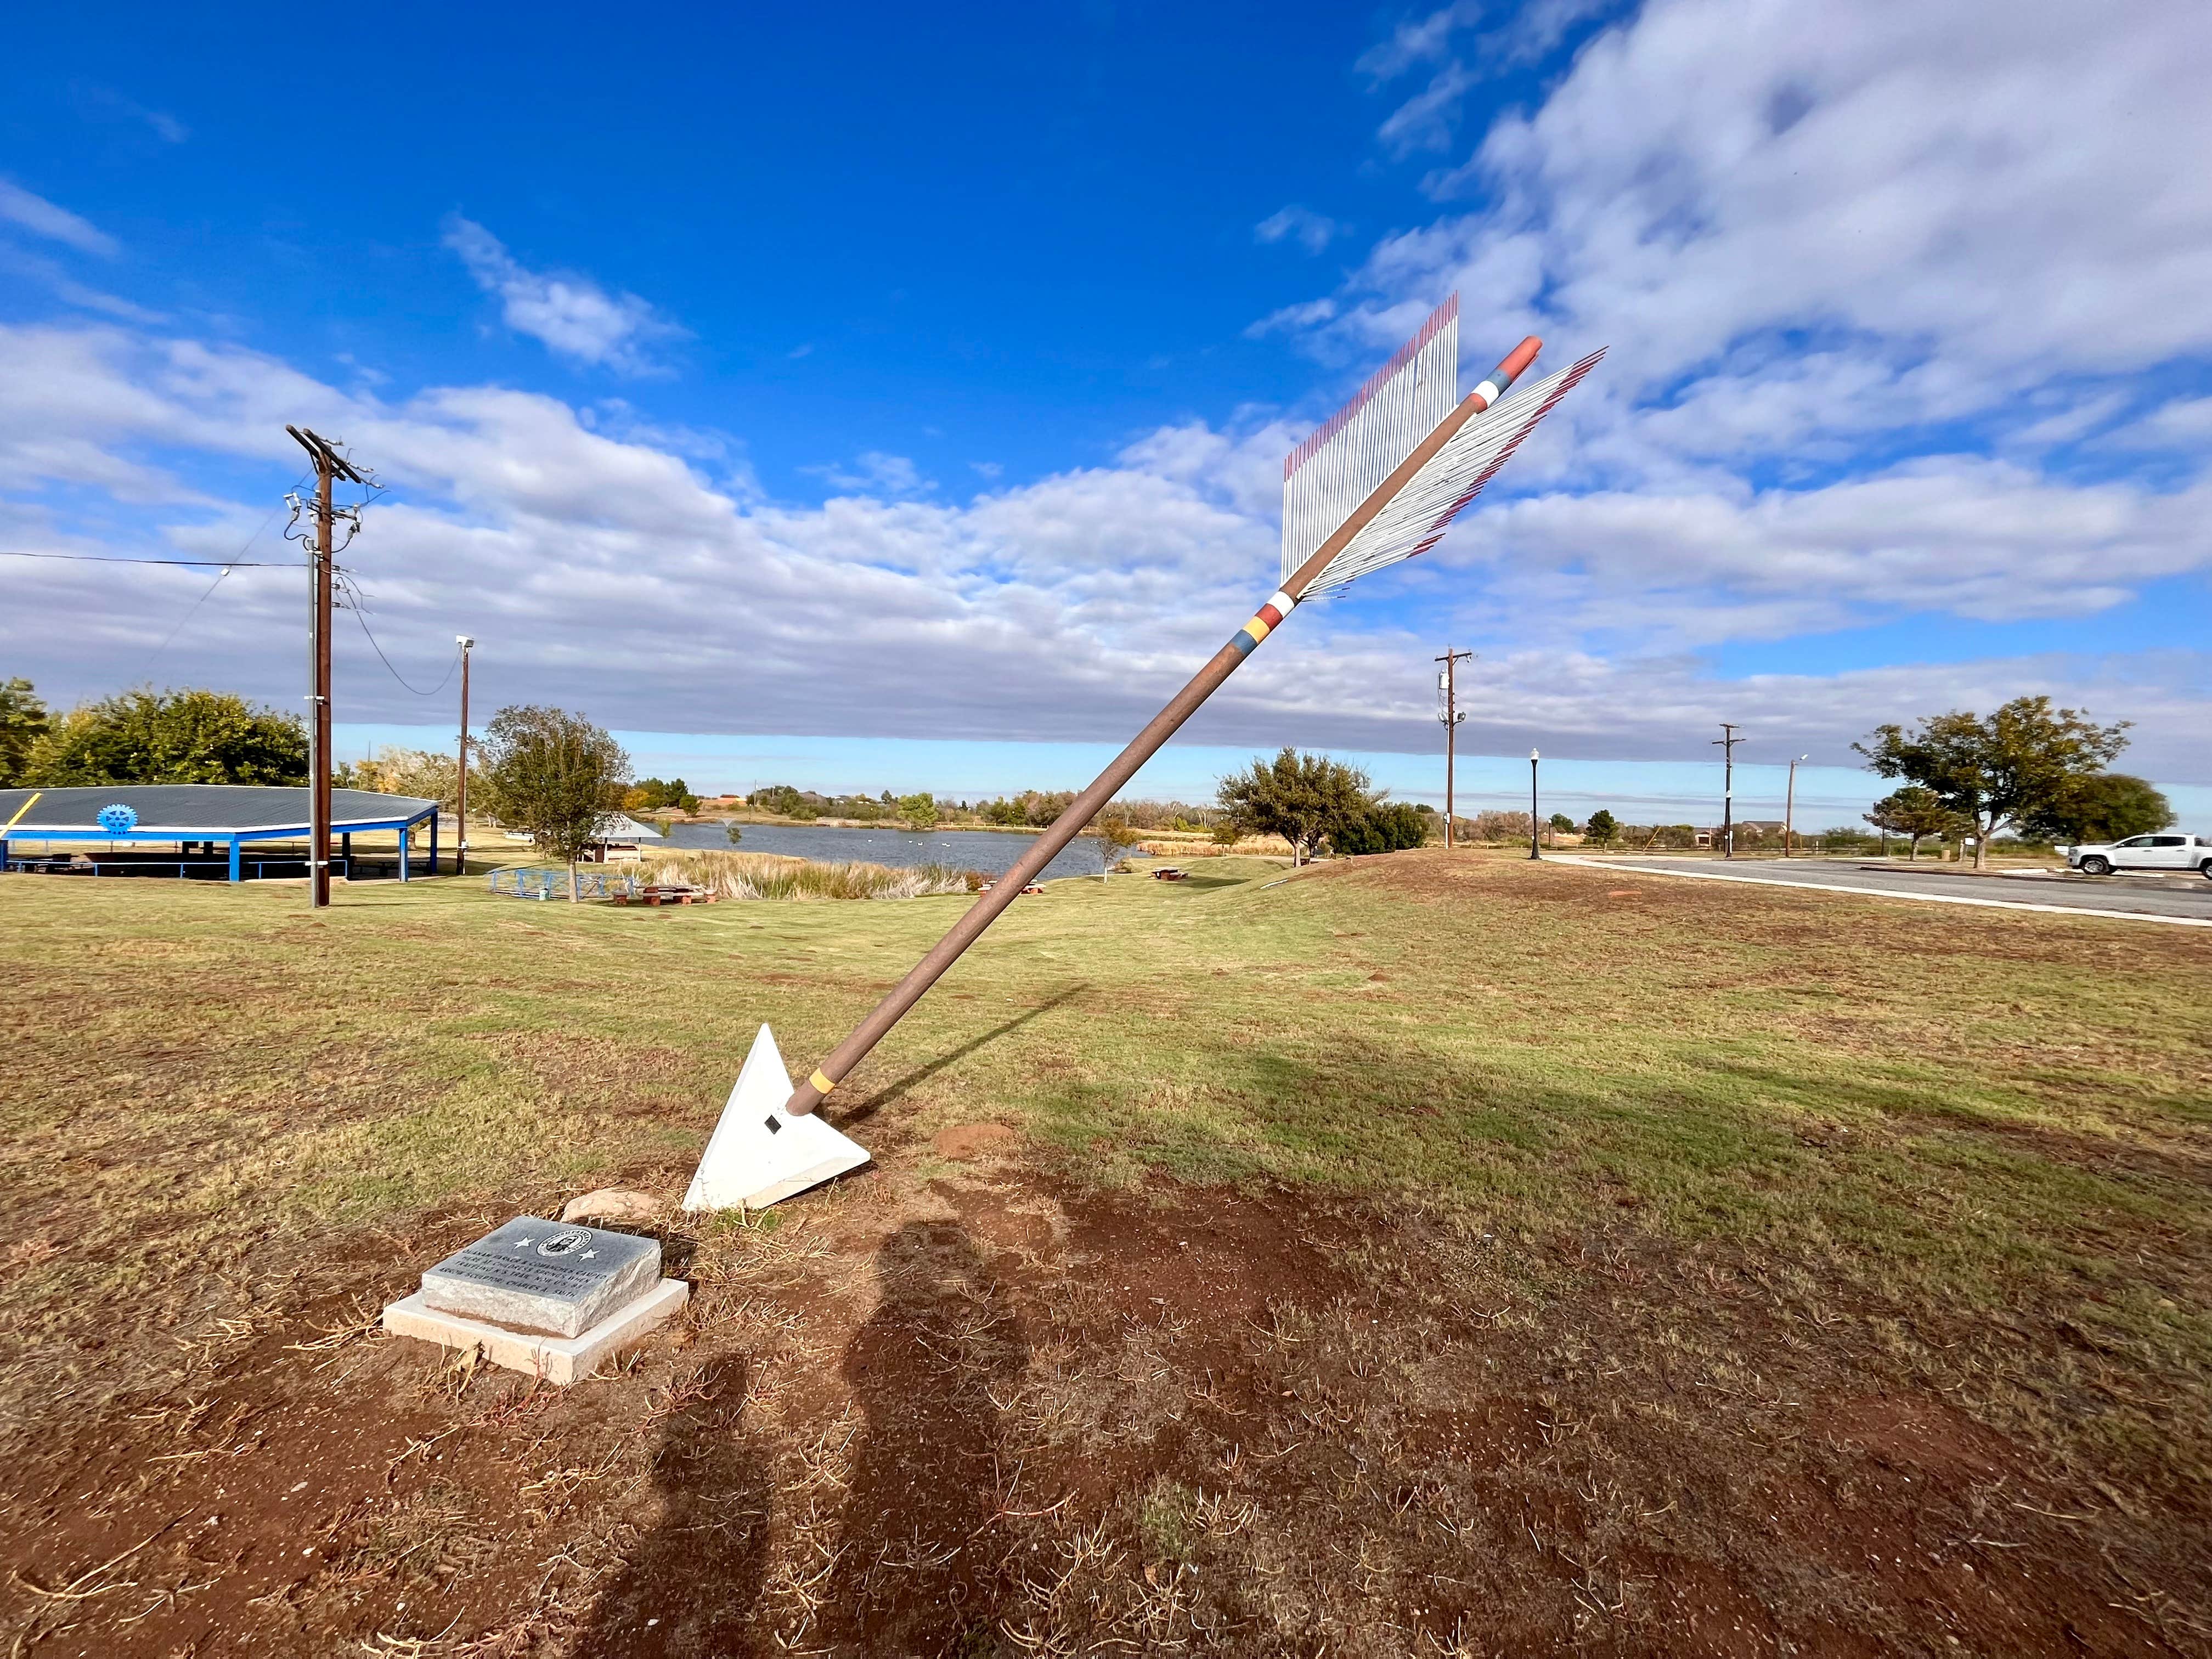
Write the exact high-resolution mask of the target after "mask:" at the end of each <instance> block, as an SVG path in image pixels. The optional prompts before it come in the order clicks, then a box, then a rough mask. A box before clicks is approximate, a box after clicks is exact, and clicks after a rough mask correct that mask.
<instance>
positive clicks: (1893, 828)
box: [1866, 783, 1959, 862]
mask: <svg viewBox="0 0 2212 1659" xmlns="http://www.w3.org/2000/svg"><path fill="white" fill-rule="evenodd" d="M1866 821H1867V822H1868V823H1870V824H1872V825H1874V827H1875V829H1879V830H1881V832H1882V833H1883V834H1885V835H1890V836H1904V837H1905V840H1906V842H1907V843H1908V846H1907V849H1906V852H1905V859H1906V860H1907V862H1915V861H1917V860H1918V859H1919V857H1920V843H1921V842H1923V840H1925V839H1926V838H1927V837H1928V836H1940V835H1942V834H1943V833H1944V831H1946V830H1947V829H1955V828H1957V827H1958V821H1959V815H1958V814H1957V813H1956V812H1954V811H1952V810H1951V809H1950V808H1949V807H1948V806H1946V805H1943V802H1942V799H1941V798H1940V797H1939V796H1938V795H1937V794H1936V792H1935V791H1934V790H1933V789H1928V788H1924V787H1922V786H1921V785H1919V784H1917V783H1909V784H1907V785H1905V787H1904V788H1902V789H1899V790H1896V791H1894V792H1893V793H1890V794H1887V795H1884V796H1883V797H1882V798H1881V799H1880V800H1878V801H1876V802H1875V804H1874V810H1873V811H1870V812H1869V813H1868V814H1867V815H1866Z"/></svg>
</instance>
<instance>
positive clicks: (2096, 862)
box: [2081, 858, 2112, 876]
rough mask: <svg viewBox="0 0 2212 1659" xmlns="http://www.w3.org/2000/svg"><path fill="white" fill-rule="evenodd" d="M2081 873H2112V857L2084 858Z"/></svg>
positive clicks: (2106, 874)
mask: <svg viewBox="0 0 2212 1659" xmlns="http://www.w3.org/2000/svg"><path fill="white" fill-rule="evenodd" d="M2081 873H2082V874H2083V875H2085V876H2109V875H2111V874H2112V860H2110V859H2097V858H2089V859H2083V860H2081Z"/></svg>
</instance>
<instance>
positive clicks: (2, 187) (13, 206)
mask: <svg viewBox="0 0 2212 1659" xmlns="http://www.w3.org/2000/svg"><path fill="white" fill-rule="evenodd" d="M0 221H4V222H7V223H9V224H12V225H15V226H17V227H19V228H21V229H24V230H27V231H29V232H30V233H31V234H33V236H43V237H45V238H46V239H47V240H49V241H55V242H60V243H63V244H64V245H66V246H70V247H73V248H75V249H76V251H77V252H80V253H97V254H99V255H100V256H101V257H102V258H112V257H113V255H114V254H115V252H116V251H117V249H116V242H115V239H114V238H113V237H112V236H110V235H109V234H107V233H106V231H104V230H101V229H100V228H99V227H98V226H96V225H94V224H93V223H92V222H91V221H89V220H88V219H83V218H81V217H79V216H77V215H76V214H74V213H71V212H70V210H68V209H67V208H64V207H56V206H55V205H54V204H52V202H49V201H48V200H46V197H43V196H33V194H31V192H30V191H27V190H25V189H24V188H23V187H22V186H21V185H16V184H10V183H9V181H8V180H7V179H0Z"/></svg>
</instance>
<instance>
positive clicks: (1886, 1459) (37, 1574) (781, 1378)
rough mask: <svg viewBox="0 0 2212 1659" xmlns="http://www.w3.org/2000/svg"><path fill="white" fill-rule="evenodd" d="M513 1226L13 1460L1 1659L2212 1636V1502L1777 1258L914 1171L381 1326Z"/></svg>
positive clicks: (350, 1297)
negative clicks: (447, 1269) (527, 1335)
mask: <svg viewBox="0 0 2212 1659" xmlns="http://www.w3.org/2000/svg"><path fill="white" fill-rule="evenodd" d="M969 1127H978V1126H969ZM482 1219H483V1218H481V1217H478V1216H475V1215H468V1216H461V1215H455V1216H452V1217H449V1218H445V1219H442V1220H441V1219H437V1218H426V1219H425V1220H424V1221H422V1223H420V1224H418V1225H416V1227H414V1228H412V1229H409V1230H405V1231H404V1232H403V1233H400V1234H398V1235H387V1236H385V1237H378V1238H362V1239H356V1240H352V1241H349V1242H348V1243H347V1247H346V1248H345V1249H340V1250H334V1251H333V1252H331V1255H330V1256H329V1258H328V1259H327V1260H325V1261H322V1262H319V1264H317V1267H316V1270H315V1271H314V1272H313V1273H308V1274H306V1275H304V1276H303V1277H302V1279H301V1283H302V1284H303V1285H307V1286H308V1287H309V1289H308V1291H307V1293H306V1294H305V1295H304V1296H303V1297H302V1298H301V1300H299V1301H298V1302H297V1303H296V1304H291V1305H287V1306H283V1307H281V1308H276V1309H272V1310H270V1312H269V1314H268V1316H267V1318H266V1320H265V1322H264V1323H263V1325H262V1326H261V1327H260V1328H258V1329H257V1330H256V1331H254V1332H253V1333H252V1334H250V1335H248V1336H246V1338H245V1339H244V1340H240V1341H238V1342H236V1343H234V1344H233V1345H231V1346H228V1347H224V1346H216V1347H214V1348H212V1349H210V1351H209V1352H208V1353H207V1355H206V1357H205V1360H204V1363H203V1364H197V1365H188V1366H186V1367H185V1368H184V1369H183V1370H181V1371H180V1373H179V1376H177V1377H176V1379H175V1380H174V1381H173V1382H172V1383H167V1384H157V1385H154V1386H149V1387H148V1388H146V1389H143V1390H142V1391H140V1392H139V1393H138V1394H137V1395H136V1396H134V1397H132V1398H129V1399H125V1400H120V1401H117V1402H115V1403H114V1405H113V1406H112V1407H111V1408H110V1409H108V1410H107V1412H106V1413H105V1414H104V1415H103V1416H102V1417H101V1419H100V1420H99V1421H98V1422H96V1423H94V1422H88V1423H86V1424H84V1425H82V1432H80V1433H77V1434H76V1435H73V1436H70V1437H67V1438H66V1439H49V1440H46V1441H45V1442H43V1443H39V1444H36V1445H31V1446H19V1447H18V1448H17V1449H16V1451H15V1455H14V1457H13V1459H12V1462H11V1476H12V1479H11V1481H10V1483H9V1485H10V1489H11V1490H10V1495H9V1498H7V1499H6V1500H5V1513H6V1515H7V1518H8V1521H9V1525H10V1527H11V1531H12V1534H13V1536H14V1537H15V1539H16V1540H17V1541H18V1545H17V1548H16V1550H15V1566H16V1571H15V1576H14V1577H12V1578H11V1580H10V1581H9V1583H7V1584H6V1585H5V1586H4V1588H0V1611H3V1613H4V1617H5V1619H6V1620H7V1621H8V1623H7V1629H8V1630H9V1632H10V1634H11V1635H12V1636H13V1638H14V1639H15V1643H16V1649H15V1650H16V1651H18V1652H21V1653H27V1654H39V1653H57V1654H59V1653H71V1654H75V1653H83V1652H98V1653H100V1654H112V1655H118V1656H129V1655H141V1654H143V1655H148V1656H155V1655H164V1656H166V1655H169V1654H173V1653H177V1652H182V1651H189V1652H191V1653H192V1654H194V1655H195V1656H212V1655H217V1654H228V1653H240V1652H284V1653H299V1654H325V1653H327V1654H337V1653H357V1652H361V1651H362V1650H364V1649H365V1648H366V1649H367V1650H370V1651H377V1652H418V1651H419V1652H422V1653H425V1654H432V1653H452V1654H462V1653H473V1654H507V1655H526V1654H544V1655H557V1654H572V1655H577V1656H599V1655H621V1656H647V1655H668V1656H675V1655H700V1656H707V1655H725V1654H748V1653H763V1654H769V1653H780V1652H782V1651H787V1650H789V1651H813V1652H823V1653H834V1654H854V1655H858V1654H882V1653H892V1652H896V1653H902V1654H908V1653H911V1654H938V1653H945V1654H962V1655H1000V1654H1003V1655H1008V1656H1012V1655H1016V1654H1034V1653H1069V1654H1073V1653H1077V1652H1082V1651H1089V1650H1103V1651H1108V1652H1116V1651H1120V1652H1127V1651H1175V1650H1188V1651H1206V1652H1224V1653H1251V1654H1274V1653H1283V1652H1311V1651H1318V1650H1321V1649H1322V1647H1323V1646H1326V1647H1327V1649H1328V1651H1329V1652H1332V1653H1346V1654H1373V1655H1378V1656H1379V1655H1402V1654H1408V1653H1417V1652H1418V1653H1435V1652H1443V1653H1451V1652H1457V1653H1468V1654H1474V1653H1500V1654H1504V1653H1514V1654H1525V1653H1547V1652H1568V1651H1575V1652H1583V1651H1597V1652H1609V1653H1651V1654H1658V1653H1665V1654H1670V1655H1680V1654H1715V1655H1733V1654H1754V1653H1777V1652H1796V1653H1834V1654H1852V1653H1873V1652H1920V1651H1933V1652H1957V1651H1965V1652H1984V1653H1997V1652H2004V1653H2015V1654H2036V1653H2051V1654H2062V1653H2064V1654H2071V1653H2080V1652H2098V1653H2134V1652H2203V1651H2206V1650H2208V1649H2207V1644H2206V1632H2207V1628H2208V1627H2207V1626H2206V1625H2205V1623H2204V1621H2203V1613H2202V1609H2203V1606H2204V1598H2205V1595H2206V1591H2207V1589H2208V1576H2209V1575H2208V1570H2207V1568H2206V1565H2205V1563H2206V1561H2207V1559H2212V1556H2209V1555H2208V1550H2207V1545H2208V1543H2212V1537H2208V1534H2207V1530H2206V1526H2205V1515H2204V1512H2203V1508H2202V1506H2201V1505H2200V1504H2196V1503H2194V1502H2191V1503H2188V1504H2184V1505H2183V1506H2182V1507H2181V1508H2179V1509H2177V1508H2176V1507H2174V1500H2173V1498H2172V1494H2170V1493H2169V1494H2168V1495H2166V1498H2164V1499H2163V1500H2162V1502H2160V1501H2154V1500H2153V1499H2151V1498H2149V1497H2148V1495H2147V1490H2146V1488H2145V1486H2143V1485H2142V1484H2141V1483H2140V1482H2139V1481H2138V1480H2136V1475H2137V1474H2140V1471H2139V1470H2131V1468H2130V1466H2129V1464H2128V1463H2127V1462H2126V1460H2125V1459H2119V1460H2117V1461H2113V1462H2109V1463H2107V1464H2106V1466H2105V1467H2103V1468H2099V1469H2096V1470H2094V1471H2085V1470H2080V1469H2075V1470H2067V1469H2063V1468H2055V1467H2053V1466H2052V1464H2051V1461H2050V1460H2049V1459H2048V1457H2046V1456H2045V1455H2040V1454H2038V1453H2036V1452H2034V1451H2033V1450H2032V1449H2030V1448H2029V1447H2027V1445H2025V1444H2024V1443H2021V1441H2019V1440H2018V1439H2016V1438H2015V1437H2014V1436H2013V1435H2011V1434H2009V1433H2008V1432H2007V1431H2005V1430H2004V1429H2003V1428H2002V1427H2001V1426H1998V1425H1993V1424H1992V1423H1990V1422H1988V1421H1984V1420H1982V1419H1980V1418H1978V1417H1977V1416H1976V1415H1975V1414H1974V1413H1972V1411H1971V1410H1970V1409H1968V1407H1967V1406H1966V1405H1965V1404H1963V1403H1960V1396H1958V1395H1951V1396H1947V1395H1945V1394H1944V1393H1943V1392H1942V1391H1940V1390H1939V1389H1936V1388H1935V1387H1931V1386H1929V1384H1928V1383H1926V1382H1925V1381H1924V1380H1922V1379H1919V1378H1917V1377H1916V1376H1914V1375H1913V1370H1914V1366H1913V1364H1911V1363H1910V1362H1908V1361H1905V1360H1902V1359H1900V1358H1899V1357H1898V1356H1897V1354H1896V1352H1894V1350H1896V1349H1897V1347H1898V1346H1899V1334H1898V1331H1899V1327H1898V1325H1897V1323H1896V1321H1897V1320H1898V1318H1899V1310H1881V1311H1880V1312H1879V1313H1878V1314H1876V1315H1869V1316H1863V1317H1850V1318H1846V1317H1844V1316H1842V1315H1840V1314H1836V1313H1830V1314H1828V1315H1827V1316H1826V1320H1827V1322H1826V1324H1821V1323H1817V1322H1808V1321H1807V1320H1805V1319H1804V1318H1803V1317H1802V1310H1800V1309H1799V1308H1797V1307H1796V1305H1795V1304H1793V1303H1792V1301H1791V1299H1790V1297H1788V1296H1786V1295H1784V1294H1781V1293H1778V1292H1776V1291H1771V1290H1769V1289H1767V1288H1765V1287H1763V1286H1762V1285H1761V1284H1760V1282H1759V1277H1758V1274H1757V1272H1756V1264H1753V1263H1746V1262H1733V1261H1727V1260H1724V1259H1723V1258H1721V1257H1718V1256H1716V1255H1710V1254H1708V1255H1684V1254H1683V1253H1682V1252H1681V1251H1680V1249H1677V1248H1676V1247H1673V1246H1668V1245H1666V1244H1663V1243H1660V1242H1658V1241H1656V1240H1652V1239H1649V1238H1637V1237H1633V1236H1624V1237H1622V1238H1620V1239H1608V1238H1607V1237H1602V1236H1598V1237H1589V1238H1586V1239H1583V1240H1582V1241H1581V1242H1580V1243H1578V1244H1577V1245H1575V1246H1574V1247H1573V1248H1571V1249H1569V1250H1567V1251H1565V1252H1564V1253H1557V1252H1554V1251H1553V1250H1552V1249H1547V1248H1545V1247H1536V1248H1534V1249H1532V1248H1530V1247H1527V1246H1522V1245H1516V1244H1513V1243H1506V1242H1503V1241H1500V1240H1498V1239H1497V1238H1494V1237H1484V1236H1482V1235H1481V1234H1480V1233H1479V1232H1475V1231H1468V1230H1467V1229H1466V1228H1464V1227H1461V1226H1456V1225H1446V1224H1444V1223H1443V1222H1440V1221H1432V1220H1430V1219H1427V1218H1424V1217H1422V1216H1420V1215H1419V1214H1404V1213H1398V1214H1393V1213H1390V1212H1385V1211H1383V1210H1381V1209H1379V1208H1375V1207H1370V1206H1358V1205H1351V1204H1342V1203H1318V1202H1316V1201H1315V1200H1311V1199H1310V1198H1304V1197H1301V1196H1298V1195H1297V1194H1292V1193H1291V1192H1288V1191H1285V1190H1273V1191H1243V1192H1230V1191H1225V1190H1221V1189H1213V1188H1182V1187H1178V1186H1176V1185H1174V1184H1172V1183H1168V1182H1158V1181H1155V1182H1151V1183H1149V1184H1147V1185H1146V1186H1145V1187H1143V1188H1139V1189H1136V1190H1132V1191H1127V1192H1121V1193H1111V1192H1105V1193H1102V1192H1098V1191H1095V1190H1085V1189H1081V1188H1074V1187H1071V1186H1069V1185H1067V1184H1066V1183H1065V1182H1062V1181H1060V1180H1059V1179H1057V1178H1055V1177H1053V1176H1048V1175H1045V1174H1042V1173H1041V1172H1038V1171H1036V1170H1030V1169H1028V1168H1027V1167H1025V1166H1022V1165H1019V1164H1006V1163H1003V1162H1001V1163H995V1164H992V1165H990V1166H989V1167H988V1168H987V1170H986V1169H983V1168H973V1169H963V1170H962V1171H961V1172H960V1173H958V1174H957V1176H949V1177H940V1178H939V1179H936V1180H933V1181H928V1182H923V1181H921V1180H920V1179H918V1178H915V1177H908V1176H901V1175H897V1174H895V1173H890V1172H886V1171H884V1170H874V1171H872V1172H870V1173H867V1174H866V1175H864V1176H860V1177H859V1178H857V1179H854V1180H851V1181H848V1182H843V1183H841V1184H840V1185H838V1186H836V1187H835V1188H830V1189H828V1190H827V1191H824V1192H822V1193H819V1194H814V1195H811V1197H809V1198H808V1199H805V1200H799V1202H797V1203H795V1204H793V1205H791V1206H785V1207H784V1208H783V1209H781V1210H780V1211H777V1212H770V1216H769V1224H770V1225H767V1226H764V1227H759V1228H755V1229H752V1230H743V1229H738V1228H734V1227H717V1228H708V1229H707V1230H705V1231H703V1232H702V1233H700V1234H698V1235H696V1236H671V1241H670V1242H671V1244H672V1245H673V1246H675V1247H676V1254H677V1256H678V1259H679V1260H683V1261H687V1262H688V1265H689V1270H690V1273H691V1275H692V1277H693V1278H694V1280H695V1284H696V1296H695V1300H694V1303H693V1306H692V1309H691V1310H690V1315H689V1316H688V1317H687V1319H686V1321H685V1322H684V1324H683V1325H682V1326H681V1327H680V1328H677V1329H675V1330H672V1331H670V1332H667V1333H665V1334H662V1335H660V1336H659V1337H656V1338H655V1339H653V1340H651V1341H650V1342H649V1343H648V1344H647V1346H646V1347H645V1348H644V1349H642V1350H641V1352H639V1353H638V1354H637V1355H635V1357H633V1358H631V1359H629V1360H628V1361H626V1362H625V1363H624V1364H623V1366H622V1367H621V1371H620V1374H619V1375H617V1376H613V1377H611V1378H610V1379H607V1380H603V1381H599V1382H596V1383H590V1384H587V1385H584V1386H581V1387H579V1388H576V1389H569V1390H565V1391H563V1390H556V1389H545V1388H540V1387H536V1386H534V1385H532V1383H529V1382H528V1381H526V1379H522V1378H520V1377H517V1376H513V1375H512V1374H510V1373H506V1372H499V1371H493V1370H486V1369H483V1368H479V1367H476V1366H472V1365H471V1364H468V1363H466V1362H465V1361H456V1360H455V1359H453V1358H451V1357H449V1356H446V1355H443V1354H441V1353H440V1352H436V1351H435V1350H432V1349H430V1348H428V1347H427V1346H422V1345H418V1344H415V1343H410V1342H405V1341H395V1340H386V1339H384V1338H382V1337H380V1336H379V1335H378V1334H375V1333H374V1331H373V1330H371V1329H370V1328H368V1316H371V1315H373V1312H374V1306H375V1304H376V1303H377V1301H378V1300H379V1299H380V1298H381V1297H384V1296H386V1295H389V1294H392V1292H394V1291H397V1290H399V1289H401V1288H404V1285H405V1284H406V1282H407V1280H408V1279H409V1277H410V1275H411V1273H414V1272H416V1271H417V1270H419V1268H420V1267H421V1266H422V1264H423V1263H425V1262H427V1261H431V1260H435V1257H436V1256H437V1255H439V1254H441V1253H442V1252H443V1251H444V1250H445V1249H447V1248H449V1247H450V1246H452V1245H453V1244H454V1243H459V1242H460V1241H461V1240H462V1239H463V1238H464V1237H466V1236H468V1235H469V1234H470V1233H471V1231H474V1230H475V1229H476V1228H477V1226H478V1225H479V1224H480V1223H481V1221H482ZM1908 1328H1909V1327H1908ZM1953 1335H1955V1334H1952V1333H1944V1332H1941V1331H1933V1330H1930V1331H1918V1330H1916V1331H1915V1332H1914V1334H1913V1335H1912V1337H1911V1340H1910V1341H1909V1342H1908V1344H1907V1346H1915V1347H1917V1345H1918V1344H1919V1343H1920V1342H1923V1341H1926V1342H1935V1343H1940V1342H1942V1341H1945V1340H1948V1338H1949V1337H1950V1336H1953ZM1885 1347H1887V1348H1888V1349H1890V1350H1892V1351H1893V1352H1891V1353H1890V1354H1889V1355H1888V1357H1887V1358H1886V1357H1885V1354H1884V1349H1885ZM1870 1377H1871V1378H1876V1379H1886V1381H1885V1382H1884V1384H1883V1386H1882V1387H1881V1389H1880V1390H1879V1391H1875V1392H1869V1378H1870Z"/></svg>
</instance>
